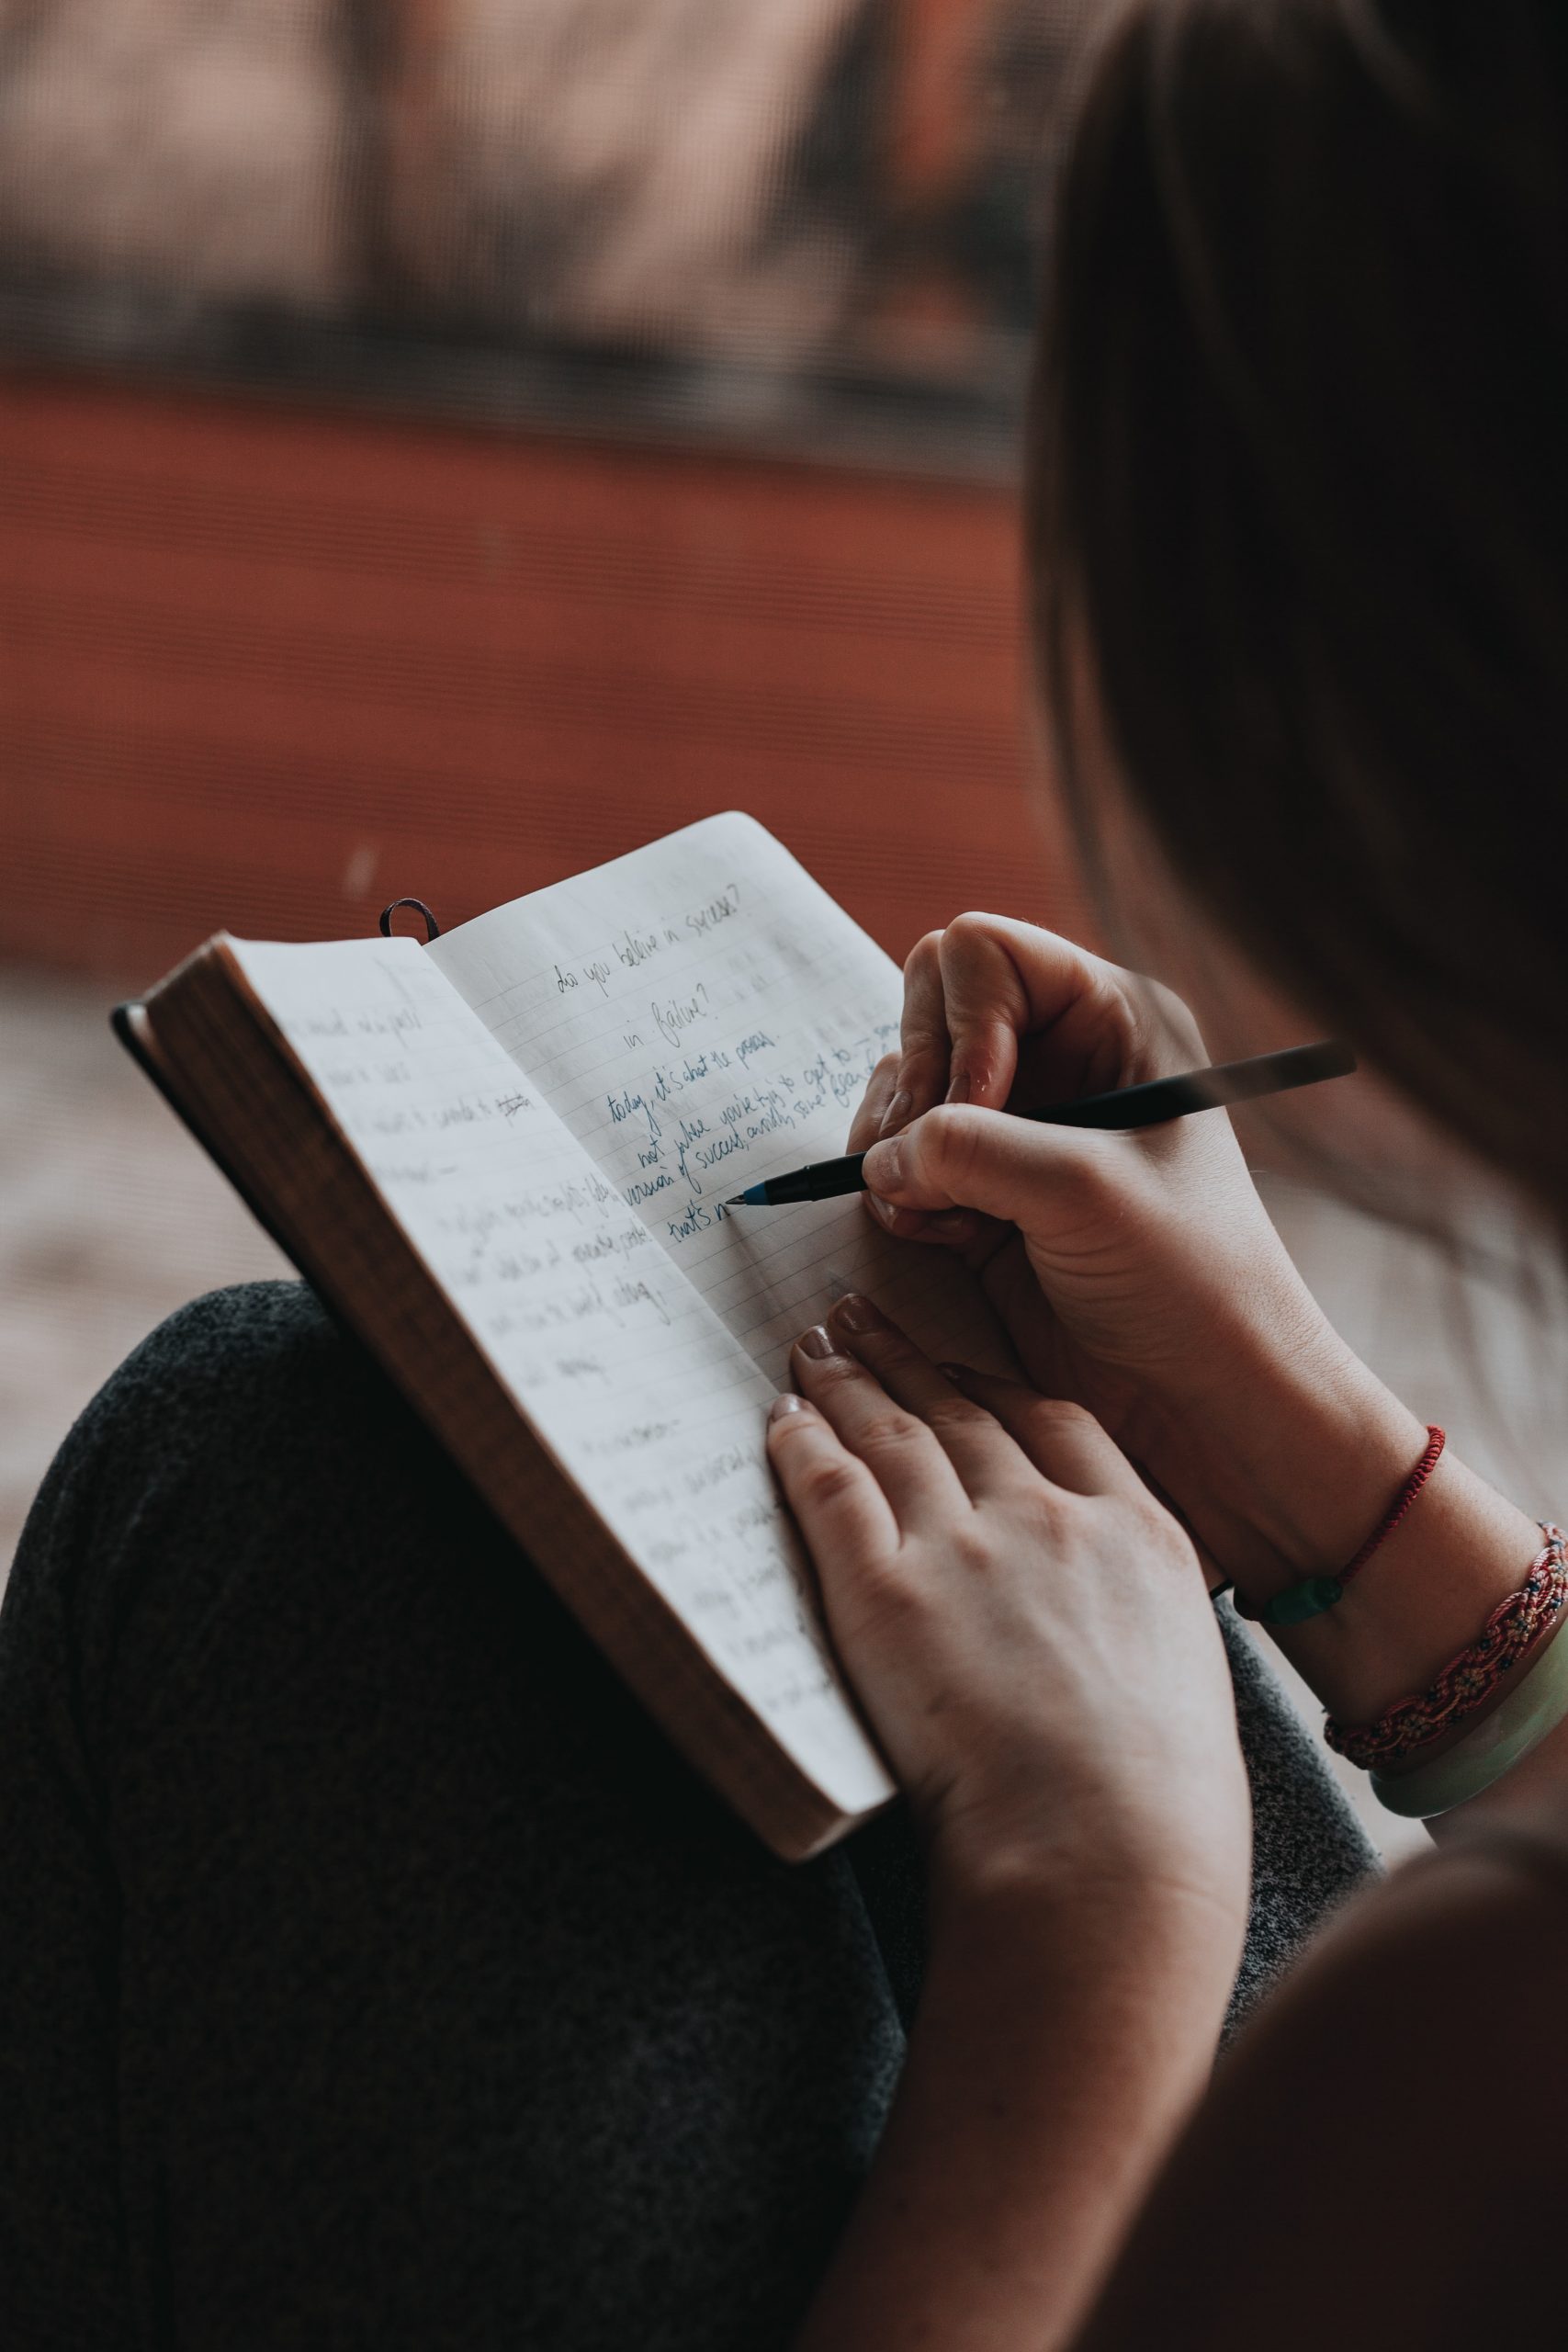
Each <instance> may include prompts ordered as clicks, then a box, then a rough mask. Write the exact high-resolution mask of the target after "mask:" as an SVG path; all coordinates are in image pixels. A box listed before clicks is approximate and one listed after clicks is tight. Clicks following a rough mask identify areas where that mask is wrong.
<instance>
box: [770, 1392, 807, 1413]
mask: <svg viewBox="0 0 1568 2352" xmlns="http://www.w3.org/2000/svg"><path fill="white" fill-rule="evenodd" d="M805 1410H806V1399H805V1397H797V1396H796V1395H795V1391H794V1389H793V1388H785V1389H784V1390H782V1391H781V1393H780V1394H779V1395H778V1396H777V1397H774V1398H773V1403H772V1404H771V1405H770V1406H769V1407H768V1419H769V1420H770V1421H784V1420H787V1419H789V1416H790V1415H791V1413H804V1412H805Z"/></svg>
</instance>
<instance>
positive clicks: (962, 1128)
mask: <svg viewBox="0 0 1568 2352" xmlns="http://www.w3.org/2000/svg"><path fill="white" fill-rule="evenodd" d="M914 1132H915V1136H916V1146H915V1150H916V1159H917V1162H918V1163H919V1164H921V1165H922V1167H923V1170H924V1172H926V1173H928V1174H931V1175H934V1174H936V1173H937V1172H938V1171H939V1170H940V1172H941V1174H942V1180H943V1184H944V1188H945V1189H948V1190H951V1189H952V1186H953V1182H954V1181H956V1182H959V1183H962V1182H963V1181H964V1178H965V1177H966V1176H967V1175H969V1173H970V1172H971V1170H973V1168H974V1166H975V1159H976V1153H977V1152H978V1150H979V1149H980V1148H981V1141H982V1137H983V1136H984V1132H985V1130H984V1128H983V1127H982V1126H981V1125H980V1122H979V1121H978V1120H977V1119H976V1117H975V1115H974V1114H973V1112H971V1111H969V1110H968V1109H967V1108H966V1107H965V1106H964V1104H962V1103H941V1104H939V1105H938V1107H937V1108H936V1109H935V1110H934V1111H928V1112H927V1114H926V1115H925V1117H924V1118H923V1119H922V1120H921V1121H920V1124H919V1126H918V1127H917V1128H916V1129H915V1131H914Z"/></svg>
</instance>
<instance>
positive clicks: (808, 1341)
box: [795, 1323, 839, 1363]
mask: <svg viewBox="0 0 1568 2352" xmlns="http://www.w3.org/2000/svg"><path fill="white" fill-rule="evenodd" d="M795 1346H796V1347H797V1348H798V1349H799V1350H800V1352H801V1354H802V1355H803V1356H814V1357H815V1358H816V1360H817V1362H818V1363H821V1362H822V1360H823V1358H824V1357H826V1356H836V1355H837V1354H838V1352H839V1351H838V1349H837V1348H836V1347H835V1346H834V1345H833V1335H832V1333H831V1332H830V1331H829V1330H828V1329H826V1327H825V1326H824V1325H823V1324H820V1323H814V1324H813V1325H812V1326H811V1329H810V1330H809V1331H803V1332H802V1333H801V1335H800V1337H799V1339H798V1340H796V1341H795Z"/></svg>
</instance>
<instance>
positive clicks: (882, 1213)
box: [866, 1193, 898, 1225]
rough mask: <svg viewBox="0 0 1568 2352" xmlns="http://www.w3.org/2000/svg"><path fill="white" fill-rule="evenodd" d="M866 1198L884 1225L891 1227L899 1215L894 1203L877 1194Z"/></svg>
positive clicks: (871, 1194)
mask: <svg viewBox="0 0 1568 2352" xmlns="http://www.w3.org/2000/svg"><path fill="white" fill-rule="evenodd" d="M866 1198H867V1199H868V1200H869V1201H870V1203H871V1205H872V1211H873V1214H874V1215H875V1216H879V1217H880V1218H881V1219H882V1222H883V1224H884V1225H891V1224H892V1222H893V1220H894V1218H895V1217H896V1216H897V1214H898V1212H897V1209H896V1208H895V1207H894V1205H893V1204H892V1202H891V1201H885V1200H883V1199H882V1197H881V1195H880V1194H879V1193H867V1195H866Z"/></svg>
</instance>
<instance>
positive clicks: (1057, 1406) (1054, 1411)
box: [1029, 1397, 1100, 1437]
mask: <svg viewBox="0 0 1568 2352" xmlns="http://www.w3.org/2000/svg"><path fill="white" fill-rule="evenodd" d="M1029 1409H1030V1415H1031V1418H1032V1419H1033V1421H1034V1423H1035V1425H1036V1427H1037V1428H1040V1429H1042V1430H1047V1431H1049V1433H1050V1434H1051V1435H1052V1436H1053V1437H1082V1436H1085V1435H1087V1434H1088V1432H1089V1430H1096V1431H1098V1430H1099V1428H1100V1423H1099V1422H1098V1421H1097V1420H1096V1419H1095V1418H1094V1415H1093V1414H1092V1413H1091V1412H1090V1411H1089V1408H1088V1407H1087V1406H1086V1405H1078V1404H1075V1403H1074V1401H1073V1400H1072V1398H1071V1397H1037V1398H1036V1399H1035V1401H1034V1403H1033V1404H1032V1406H1031V1407H1030V1408H1029Z"/></svg>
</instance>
